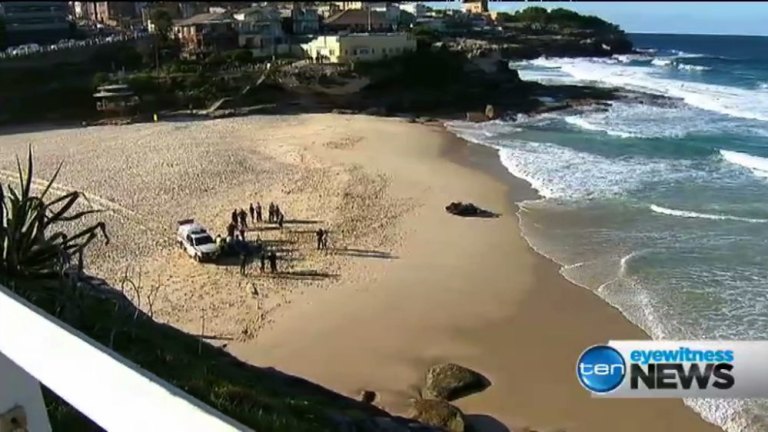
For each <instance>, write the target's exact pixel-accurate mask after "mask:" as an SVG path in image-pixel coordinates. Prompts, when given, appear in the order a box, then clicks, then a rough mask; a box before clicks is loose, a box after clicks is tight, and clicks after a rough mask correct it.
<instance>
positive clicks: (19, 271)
mask: <svg viewBox="0 0 768 432" xmlns="http://www.w3.org/2000/svg"><path fill="white" fill-rule="evenodd" d="M16 165H17V168H18V171H19V190H16V189H15V188H14V187H13V186H11V185H8V186H7V189H8V194H7V196H6V194H5V191H4V187H3V185H2V184H0V276H2V278H3V279H5V280H6V281H16V280H28V279H32V280H44V279H55V278H57V277H59V276H60V275H61V269H62V268H63V267H64V265H65V263H66V262H67V261H68V260H69V257H73V256H75V255H77V254H78V253H81V252H82V251H83V250H84V249H85V248H86V247H87V246H88V245H89V244H90V243H91V242H92V241H93V240H95V239H96V238H97V237H98V235H99V233H101V234H102V235H103V236H104V241H105V244H108V243H109V236H108V235H107V232H106V226H105V224H104V222H98V223H95V224H94V225H91V226H89V227H88V228H86V229H84V230H82V231H80V232H77V233H75V234H73V235H67V234H65V233H64V232H63V231H54V230H56V229H57V228H58V226H57V225H59V224H62V223H66V222H73V221H76V220H79V219H81V218H83V217H85V216H87V215H89V214H93V213H98V212H99V211H100V210H84V211H79V212H72V211H71V210H72V209H73V207H74V205H75V203H76V202H77V200H78V199H79V198H80V197H84V195H83V194H82V193H81V192H78V191H73V192H69V193H67V194H64V195H62V196H60V197H58V198H55V199H52V200H49V201H48V202H46V201H45V197H46V195H47V194H48V192H49V190H50V189H51V186H53V184H54V182H55V181H56V178H57V177H58V175H59V172H60V170H61V167H62V164H61V163H60V164H59V166H58V167H57V168H56V172H55V173H54V174H53V177H51V180H50V181H49V182H48V184H47V185H46V187H45V188H44V189H43V191H42V192H41V193H40V195H39V196H36V195H33V194H32V178H33V172H34V164H33V162H32V148H31V146H30V148H29V150H28V154H27V172H26V175H24V173H23V172H22V169H21V161H20V160H19V158H18V156H17V157H16ZM86 199H87V198H86Z"/></svg>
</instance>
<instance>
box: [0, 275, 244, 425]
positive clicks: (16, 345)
mask: <svg viewBox="0 0 768 432" xmlns="http://www.w3.org/2000/svg"><path fill="white" fill-rule="evenodd" d="M40 383H42V384H44V385H45V386H47V387H48V388H49V389H51V390H52V391H53V392H54V393H56V394H57V395H59V396H60V397H61V398H62V399H64V400H66V401H67V402H68V403H69V404H71V405H72V406H73V407H75V408H76V409H77V410H79V411H80V412H81V413H83V414H84V415H85V416H87V417H88V418H90V419H91V420H92V421H93V422H94V423H96V424H98V425H99V426H101V427H102V428H104V429H106V430H107V431H110V432H122V431H125V432H135V431H147V432H152V431H158V432H160V431H185V432H195V431H200V432H214V431H216V432H218V431H221V432H224V431H227V432H229V431H251V429H249V428H247V427H245V426H244V425H242V424H240V423H238V422H236V421H235V420H232V419H230V418H228V417H226V416H224V415H223V414H221V413H220V412H218V411H216V410H214V409H213V408H211V407H209V406H207V405H205V404H204V403H202V402H200V401H198V400H197V399H194V398H193V397H191V396H189V395H187V394H186V393H184V392H182V391H181V390H179V389H178V388H176V387H174V386H172V385H170V384H168V383H166V382H165V381H163V380H162V379H160V378H158V377H157V376H155V375H153V374H151V373H149V372H147V371H145V370H143V369H141V368H140V367H139V366H137V365H135V364H133V363H132V362H130V361H128V360H126V359H124V358H123V357H121V356H120V355H118V354H116V353H114V352H112V351H110V350H109V349H107V348H105V347H103V346H102V345H100V344H98V343H97V342H95V341H93V340H91V339H90V338H88V337H87V336H85V335H83V334H82V333H80V332H78V331H77V330H75V329H73V328H71V327H69V326H68V325H66V324H64V323H62V322H60V321H59V320H57V319H56V318H53V317H51V316H50V315H48V314H47V313H45V312H43V311H42V310H40V309H39V308H37V307H36V306H34V305H32V304H30V303H29V302H27V301H26V300H24V299H22V298H20V297H19V296H17V295H16V294H14V293H12V292H11V291H10V290H8V289H7V288H5V287H3V286H0V429H2V428H3V424H4V422H6V423H7V422H8V421H9V420H8V417H9V413H13V412H19V407H21V408H23V412H24V416H25V417H26V420H22V419H20V418H19V417H17V421H19V422H21V421H25V422H26V431H28V432H48V431H50V430H51V427H50V423H49V421H48V417H47V414H46V411H45V404H44V402H43V397H42V393H41V390H40ZM14 408H16V409H15V410H14ZM19 424H21V423H19ZM10 430H13V429H10ZM21 430H24V429H21Z"/></svg>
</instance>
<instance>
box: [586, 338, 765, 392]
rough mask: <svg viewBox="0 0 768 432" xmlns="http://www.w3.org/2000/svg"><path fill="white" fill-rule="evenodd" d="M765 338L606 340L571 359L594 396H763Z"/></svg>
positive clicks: (587, 388)
mask: <svg viewBox="0 0 768 432" xmlns="http://www.w3.org/2000/svg"><path fill="white" fill-rule="evenodd" d="M766 372H768V341H636V340H626V341H610V342H608V343H607V344H605V345H595V346H591V347H589V348H587V349H586V350H584V352H583V353H582V354H581V356H579V359H578V361H577V362H576V377H577V379H578V380H579V383H580V384H581V385H582V387H584V388H585V389H586V390H587V391H589V392H590V393H592V395H593V396H595V397H613V398H731V399H741V398H765V397H768V373H766Z"/></svg>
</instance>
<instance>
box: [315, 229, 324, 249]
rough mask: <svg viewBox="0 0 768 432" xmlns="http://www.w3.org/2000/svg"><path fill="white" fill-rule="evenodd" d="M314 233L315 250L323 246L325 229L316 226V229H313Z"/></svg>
mask: <svg viewBox="0 0 768 432" xmlns="http://www.w3.org/2000/svg"><path fill="white" fill-rule="evenodd" d="M315 235H316V236H317V250H320V249H322V248H323V237H324V236H325V231H323V229H322V228H318V229H317V231H315Z"/></svg>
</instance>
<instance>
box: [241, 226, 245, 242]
mask: <svg viewBox="0 0 768 432" xmlns="http://www.w3.org/2000/svg"><path fill="white" fill-rule="evenodd" d="M240 240H242V241H245V228H243V227H240Z"/></svg>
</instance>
